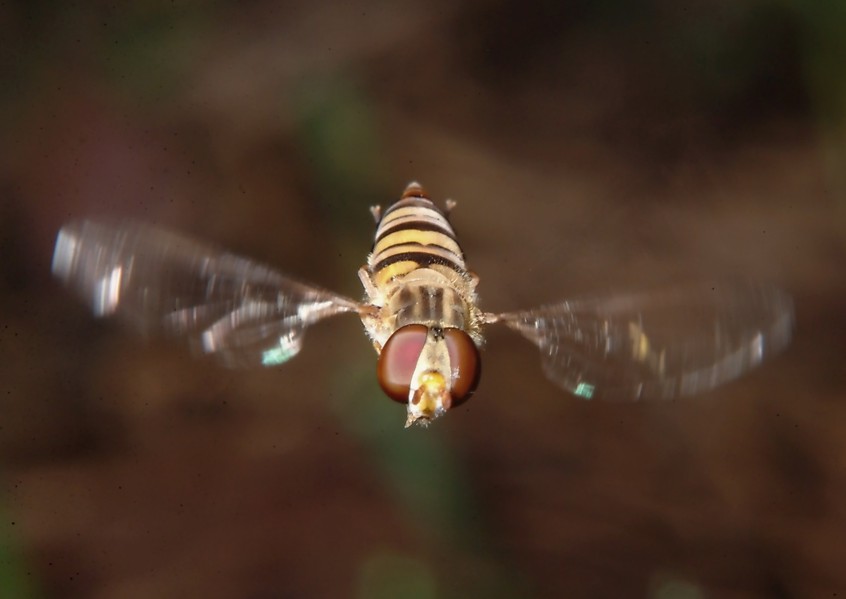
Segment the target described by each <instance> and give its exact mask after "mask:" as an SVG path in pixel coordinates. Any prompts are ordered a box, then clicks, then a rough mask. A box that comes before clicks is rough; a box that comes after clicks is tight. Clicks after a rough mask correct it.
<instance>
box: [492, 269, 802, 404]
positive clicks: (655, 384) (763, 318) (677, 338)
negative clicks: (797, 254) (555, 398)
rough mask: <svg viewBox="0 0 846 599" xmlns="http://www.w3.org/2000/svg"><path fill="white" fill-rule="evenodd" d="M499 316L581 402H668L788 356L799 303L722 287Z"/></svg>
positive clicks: (780, 295) (747, 287) (753, 289)
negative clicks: (769, 359)
mask: <svg viewBox="0 0 846 599" xmlns="http://www.w3.org/2000/svg"><path fill="white" fill-rule="evenodd" d="M498 319H499V320H500V321H503V322H505V323H506V324H507V325H508V326H509V327H511V328H512V329H515V330H516V331H519V332H520V333H521V334H523V335H524V336H525V337H527V338H528V339H530V340H531V341H533V342H534V343H535V344H537V346H538V347H539V348H540V350H541V355H542V360H543V368H544V372H545V373H546V375H547V376H548V377H549V378H550V379H551V380H552V381H553V382H555V383H556V384H557V385H560V386H561V387H563V388H564V389H566V390H568V391H570V392H571V393H573V394H575V395H577V396H579V397H583V398H586V399H591V398H609V399H640V398H665V399H669V398H674V397H681V396H686V395H693V394H696V393H701V392H704V391H708V390H709V389H713V388H714V387H716V386H717V385H720V384H722V383H724V382H726V381H729V380H731V379H734V378H736V377H738V376H740V375H741V374H742V373H744V372H745V371H747V370H749V369H750V368H753V367H754V366H756V365H757V364H759V363H760V362H761V361H762V360H764V359H765V358H767V357H768V356H771V355H773V354H775V353H777V352H778V351H780V350H781V349H783V348H784V347H785V346H786V345H787V344H788V342H789V341H790V336H791V334H792V330H793V305H792V302H791V299H790V297H789V296H788V295H786V294H785V293H784V292H782V291H780V290H779V289H776V288H774V287H767V286H763V285H756V284H751V283H720V284H709V285H697V286H691V287H684V288H675V289H669V290H666V291H659V292H651V293H641V294H630V295H617V296H613V297H608V298H598V299H590V300H581V301H572V302H562V303H560V304H554V305H551V306H546V307H541V308H538V309H535V310H526V311H523V312H514V313H509V314H502V315H500V316H499V317H498Z"/></svg>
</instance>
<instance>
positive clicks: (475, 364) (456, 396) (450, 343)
mask: <svg viewBox="0 0 846 599" xmlns="http://www.w3.org/2000/svg"><path fill="white" fill-rule="evenodd" d="M444 337H445V338H446V344H447V350H449V363H450V368H451V370H452V374H453V378H452V388H451V389H450V395H451V396H452V405H453V406H456V405H458V404H460V403H462V402H464V401H466V400H467V399H468V398H469V397H470V396H471V395H473V391H475V390H476V386H477V385H478V384H479V377H480V375H481V374H482V361H481V360H480V359H479V350H478V348H477V347H476V344H475V343H473V340H472V339H471V338H470V335H468V334H467V333H465V332H464V331H462V330H461V329H445V330H444Z"/></svg>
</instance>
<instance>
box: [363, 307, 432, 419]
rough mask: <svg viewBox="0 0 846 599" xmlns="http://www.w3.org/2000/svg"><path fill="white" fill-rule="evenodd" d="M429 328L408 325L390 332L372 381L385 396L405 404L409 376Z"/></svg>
mask: <svg viewBox="0 0 846 599" xmlns="http://www.w3.org/2000/svg"><path fill="white" fill-rule="evenodd" d="M428 334H429V328H428V327H426V326H424V325H422V324H409V325H406V326H404V327H401V328H399V329H397V330H396V331H394V333H393V335H391V336H390V337H388V341H387V342H386V343H385V345H384V346H383V347H382V351H381V353H380V354H379V362H378V363H377V365H376V378H378V379H379V385H380V386H381V387H382V391H384V392H385V394H386V395H387V396H388V397H390V398H391V399H393V400H394V401H398V402H400V403H408V393H409V389H410V388H411V377H412V375H413V374H414V369H415V368H417V360H418V359H419V358H420V354H421V352H422V351H423V346H424V345H425V344H426V336H427V335H428Z"/></svg>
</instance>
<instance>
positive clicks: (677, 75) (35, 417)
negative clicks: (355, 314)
mask: <svg viewBox="0 0 846 599" xmlns="http://www.w3.org/2000/svg"><path fill="white" fill-rule="evenodd" d="M0 40H2V42H0V43H2V52H0V82H2V85H1V86H0V130H2V135H0V252H2V261H0V311H2V312H0V313H2V319H1V320H2V323H1V324H0V352H2V354H0V357H2V359H0V398H2V399H0V402H2V403H0V405H2V413H0V463H1V464H2V471H0V472H1V473H2V474H1V475H0V476H2V478H0V483H2V486H3V496H2V502H0V551H2V554H0V596H2V597H96V598H107V597H109V598H110V597H130V598H135V597H139V598H141V597H250V598H265V597H268V598H269V597H329V596H332V597H356V598H391V597H412V598H420V599H428V598H434V597H438V598H440V597H508V598H511V597H562V596H568V597H650V598H655V599H671V598H676V599H699V598H705V597H779V598H792V597H835V596H844V594H846V541H844V531H846V501H844V499H846V435H844V431H846V394H844V390H846V375H844V365H843V358H844V351H843V350H844V345H845V344H844V334H846V315H844V308H846V304H844V291H846V284H845V283H846V278H844V274H843V269H844V262H846V241H844V232H846V220H845V219H846V177H844V174H846V170H844V166H846V68H844V67H846V3H843V2H839V1H837V0H828V1H826V0H807V1H803V0H775V1H764V0H760V1H755V0H749V1H743V2H734V1H729V0H722V1H712V2H674V1H670V0H651V1H641V2H630V1H628V0H594V1H577V2H569V3H560V2H546V1H543V2H537V3H533V4H527V3H524V2H517V1H513V0H500V1H489V2H485V1H474V2H465V3H453V2H438V1H434V2H419V1H414V0H403V1H400V2H391V3H388V2H385V3H370V2H355V1H354V2H347V3H343V4H341V3H337V4H333V3H330V2H313V1H312V2H268V1H261V0H254V1H251V2H240V3H236V2H224V1H217V2H214V1H205V2H203V1H199V0H198V1H193V2H191V1H186V2H165V1H148V2H137V3H133V4H132V6H131V7H124V6H123V5H121V4H120V3H117V4H115V3H106V2H89V3H67V2H53V1H48V0H37V1H29V2H23V1H18V2H4V3H2V4H0ZM412 179H418V180H420V181H421V182H422V183H423V184H424V185H425V186H426V187H427V189H428V190H429V192H430V193H431V195H432V196H433V198H434V199H436V200H437V201H438V202H442V201H443V200H444V199H445V198H446V197H451V198H453V199H455V200H456V201H457V202H458V208H457V210H456V211H455V213H454V215H453V223H454V224H455V225H456V227H457V229H458V231H459V234H460V236H461V239H462V241H463V244H464V248H465V251H466V252H467V254H468V259H469V262H470V265H471V267H472V268H473V269H474V270H475V271H476V272H478V273H479V275H480V276H481V278H482V284H481V287H480V292H481V294H482V300H483V307H485V308H486V309H489V310H505V309H513V308H518V307H530V306H532V305H535V304H539V303H543V302H549V301H553V300H555V299H559V298H563V297H571V296H577V295H580V294H584V293H591V292H597V291H608V290H614V289H625V288H629V287H643V286H645V285H646V286H648V285H659V284H663V283H668V282H673V281H676V280H681V279H690V278H698V277H707V276H713V275H728V276H744V277H748V278H756V279H761V280H766V281H773V282H776V283H778V284H780V285H782V286H784V287H785V288H786V289H788V290H789V291H790V292H791V293H792V294H793V295H794V297H795V300H796V309H797V333H796V338H795V342H794V343H793V345H792V346H791V347H790V349H789V350H788V351H787V352H786V353H785V354H784V355H782V356H780V357H779V358H777V359H776V360H774V361H772V362H770V363H768V364H767V365H766V366H765V367H763V368H761V369H759V370H757V371H755V372H754V373H752V374H750V375H749V376H747V377H745V378H743V379H742V380H740V381H738V382H736V383H733V384H730V385H728V386H726V387H723V388H721V389H719V390H717V391H714V392H712V393H710V394H708V395H707V396H705V397H701V398H696V399H692V400H689V401H684V402H672V403H660V404H648V403H647V404H631V405H616V404H615V405H603V404H590V403H586V402H581V401H578V400H575V399H573V398H572V397H569V396H567V395H566V394H564V393H562V392H560V391H559V390H557V389H556V388H554V387H553V386H552V385H551V384H550V383H548V382H546V381H545V380H544V378H543V376H542V373H541V370H540V366H539V364H538V359H537V355H536V352H535V351H534V350H533V349H532V347H530V346H529V345H528V344H527V343H525V342H523V341H522V340H521V339H519V338H517V337H516V336H515V335H513V334H510V333H509V332H508V331H500V330H496V329H495V328H494V329H492V330H490V332H489V336H488V345H487V348H486V351H485V353H484V356H483V357H484V360H485V373H486V374H485V376H484V377H483V380H482V383H481V386H480V388H479V391H478V393H477V395H476V396H475V397H474V398H473V400H472V401H471V402H469V403H468V404H467V406H466V407H464V408H462V409H460V410H457V411H456V412H455V413H452V414H450V415H449V417H447V418H444V419H443V420H441V421H438V422H437V423H436V425H435V426H432V427H431V428H430V429H429V430H418V429H415V430H403V428H402V425H403V422H404V413H403V409H402V408H401V407H399V406H397V405H395V404H392V403H391V402H390V401H389V400H387V399H386V398H385V397H384V396H383V395H382V394H381V393H380V392H379V390H378V388H377V386H376V383H375V380H374V368H375V354H373V352H372V350H371V349H370V345H369V342H368V341H367V340H366V338H365V337H364V335H363V333H362V332H361V327H360V324H359V323H357V322H356V320H355V319H354V318H339V319H337V320H333V321H330V322H326V323H325V324H321V325H319V326H317V327H315V329H314V330H313V331H312V332H310V334H309V338H308V339H307V342H306V346H305V349H304V351H303V352H302V354H301V355H300V356H299V357H298V358H297V359H296V360H294V361H292V362H290V363H289V364H287V365H285V366H284V367H283V368H280V369H277V370H273V371H267V372H236V371H227V370H224V369H221V368H219V367H217V366H216V365H215V364H214V363H213V362H210V361H206V360H197V359H194V358H192V357H191V356H190V355H188V353H187V352H186V351H185V350H184V349H183V348H181V347H180V346H178V345H173V344H168V343H163V342H153V343H143V342H141V341H139V340H138V339H137V338H135V337H133V336H132V335H130V334H128V333H127V332H126V331H124V330H122V329H121V328H120V327H118V326H116V325H114V324H112V323H103V322H95V321H94V320H93V319H92V318H91V317H90V316H89V314H88V313H87V312H86V311H85V309H84V308H83V307H82V306H80V305H79V304H78V303H77V302H76V301H75V300H74V299H73V298H72V297H71V296H70V295H69V294H68V293H66V292H65V290H63V289H61V288H60V287H59V286H58V285H57V284H56V283H55V282H53V281H52V280H51V278H50V275H49V265H50V259H51V252H52V244H53V239H54V236H55V233H56V231H57V230H58V228H59V227H60V226H61V224H62V223H63V222H64V221H66V220H68V219H70V218H73V217H78V216H83V215H120V216H133V217H139V218H143V219H145V220H148V221H151V222H155V223H159V224H163V225H167V226H168V227H171V228H174V229H178V230H182V231H185V232H188V233H190V234H193V235H195V236H197V237H200V238H203V239H208V240H212V241H215V242H217V243H219V244H221V245H224V246H226V247H229V248H231V249H233V250H235V251H237V252H239V253H242V254H245V255H248V256H252V257H254V258H257V259H260V260H262V261H265V262H268V263H270V264H273V265H275V266H278V267H279V268H280V269H282V270H284V271H286V272H289V273H291V274H293V275H295V276H297V277H299V278H303V279H306V280H309V281H313V282H315V283H317V284H320V285H322V286H325V287H328V288H331V289H334V290H337V291H339V292H342V293H345V294H348V295H352V296H354V297H358V296H359V295H360V293H361V291H360V289H359V283H358V280H357V278H356V274H355V271H356V269H357V268H358V267H359V266H360V265H361V264H362V263H363V261H364V259H365V256H366V253H367V251H368V250H369V248H370V244H371V239H372V233H373V222H372V219H371V216H370V214H369V213H368V210H367V208H368V206H369V205H371V204H375V203H382V204H386V203H389V202H390V201H392V200H393V199H395V198H396V197H397V196H398V194H399V193H400V192H401V190H402V188H403V186H404V185H405V184H406V183H407V182H408V181H410V180H412Z"/></svg>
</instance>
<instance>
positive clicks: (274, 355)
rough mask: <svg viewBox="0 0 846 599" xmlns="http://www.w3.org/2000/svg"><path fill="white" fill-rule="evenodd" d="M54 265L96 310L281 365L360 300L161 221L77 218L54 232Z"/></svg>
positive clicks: (245, 361)
mask: <svg viewBox="0 0 846 599" xmlns="http://www.w3.org/2000/svg"><path fill="white" fill-rule="evenodd" d="M53 274H54V275H55V276H56V277H58V278H59V279H61V280H62V281H63V282H64V283H65V284H66V285H67V286H69V287H71V288H72V289H73V290H74V291H76V292H77V293H78V294H79V295H80V296H81V297H82V298H83V300H85V301H86V302H87V303H88V304H89V305H90V307H91V309H92V310H93V312H94V314H95V315H96V316H111V315H114V316H117V317H119V318H121V319H123V320H125V321H127V322H129V323H130V324H131V325H133V326H135V327H136V328H137V329H139V330H140V331H141V332H142V333H165V334H170V335H177V336H183V337H186V338H187V339H188V340H189V341H190V343H191V346H192V348H193V349H194V350H195V351H197V352H200V353H208V354H213V355H215V356H216V357H218V358H219V359H221V360H222V361H223V362H224V363H225V364H226V365H228V366H233V367H235V366H275V365H277V364H281V363H283V362H285V361H287V360H288V359H290V358H292V357H293V356H294V355H296V354H297V352H299V350H300V347H301V345H302V337H303V334H304V332H305V328H306V327H307V326H308V325H310V324H312V323H314V322H316V321H318V320H320V319H322V318H326V317H328V316H333V315H335V314H340V313H342V312H354V311H357V309H358V304H357V303H356V302H354V301H352V300H350V299H347V298H344V297H342V296H339V295H335V294H333V293H331V292H328V291H324V290H321V289H317V288H314V287H310V286H307V285H304V284H302V283H298V282H296V281H293V280H291V279H289V278H288V277H285V276H284V275H282V274H280V273H278V272H276V271H275V270H272V269H270V268H267V267H265V266H263V265H261V264H256V263H255V262H252V261H250V260H247V259H244V258H240V257H238V256H234V255H232V254H229V253H226V252H223V251H221V250H219V249H217V248H215V247H213V246H209V245H203V244H200V243H197V242H196V241H193V240H191V239H188V238H186V237H182V236H179V235H176V234H173V233H170V232H167V231H164V230H162V229H157V228H155V227H151V226H147V225H143V224H139V223H134V222H125V223H120V224H105V223H99V222H92V221H78V222H72V223H69V224H67V225H65V226H64V227H63V228H62V230H61V231H60V232H59V235H58V237H57V238H56V248H55V251H54V254H53Z"/></svg>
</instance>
